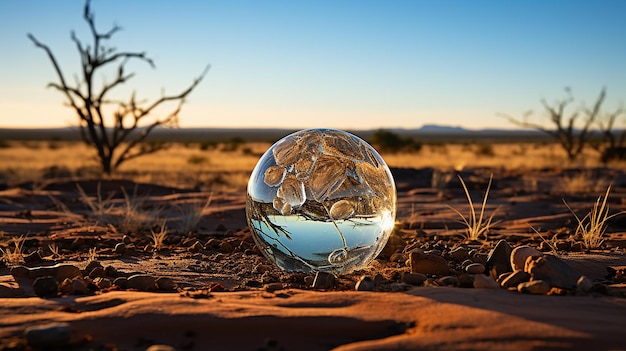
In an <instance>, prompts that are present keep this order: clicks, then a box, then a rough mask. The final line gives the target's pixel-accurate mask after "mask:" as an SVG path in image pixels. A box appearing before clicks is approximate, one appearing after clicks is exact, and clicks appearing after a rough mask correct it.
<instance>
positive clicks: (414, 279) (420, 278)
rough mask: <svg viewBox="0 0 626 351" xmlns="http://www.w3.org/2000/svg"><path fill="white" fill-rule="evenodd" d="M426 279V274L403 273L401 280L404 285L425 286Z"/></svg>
mask: <svg viewBox="0 0 626 351" xmlns="http://www.w3.org/2000/svg"><path fill="white" fill-rule="evenodd" d="M426 279H428V278H427V277H426V274H422V273H411V272H404V273H402V279H401V280H402V282H403V283H407V284H411V285H422V284H424V282H425V281H426Z"/></svg>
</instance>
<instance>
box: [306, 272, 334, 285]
mask: <svg viewBox="0 0 626 351" xmlns="http://www.w3.org/2000/svg"><path fill="white" fill-rule="evenodd" d="M334 286H335V276H334V275H332V274H330V273H327V272H317V273H315V279H313V284H312V285H311V287H312V288H313V289H331V288H332V287H334Z"/></svg>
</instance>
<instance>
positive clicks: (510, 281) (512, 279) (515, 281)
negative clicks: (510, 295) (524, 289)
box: [500, 271, 530, 289]
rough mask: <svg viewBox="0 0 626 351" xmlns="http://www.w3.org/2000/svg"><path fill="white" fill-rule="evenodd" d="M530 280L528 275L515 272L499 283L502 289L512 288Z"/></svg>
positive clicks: (522, 272)
mask: <svg viewBox="0 0 626 351" xmlns="http://www.w3.org/2000/svg"><path fill="white" fill-rule="evenodd" d="M529 280H530V274H528V272H524V271H515V272H513V273H511V274H509V275H508V276H507V277H506V278H505V279H503V280H502V281H501V282H500V285H502V287H503V288H506V289H508V288H514V287H516V286H518V285H520V284H521V283H525V282H527V281H529Z"/></svg>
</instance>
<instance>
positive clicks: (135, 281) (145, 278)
mask: <svg viewBox="0 0 626 351" xmlns="http://www.w3.org/2000/svg"><path fill="white" fill-rule="evenodd" d="M116 280H117V279H116ZM158 288H159V287H158V286H157V283H156V280H155V279H154V277H153V276H150V275H147V274H135V275H133V276H130V277H128V280H127V281H126V289H136V290H139V291H155V290H157V289H158Z"/></svg>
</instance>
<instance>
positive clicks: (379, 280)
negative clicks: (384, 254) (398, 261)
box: [373, 273, 387, 286]
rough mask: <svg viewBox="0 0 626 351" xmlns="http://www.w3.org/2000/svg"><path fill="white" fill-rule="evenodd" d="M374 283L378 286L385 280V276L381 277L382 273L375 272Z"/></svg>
mask: <svg viewBox="0 0 626 351" xmlns="http://www.w3.org/2000/svg"><path fill="white" fill-rule="evenodd" d="M373 281H374V285H375V286H379V285H381V284H385V283H386V282H387V279H385V277H383V275H382V274H380V273H376V275H375V276H374V279H373Z"/></svg>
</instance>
